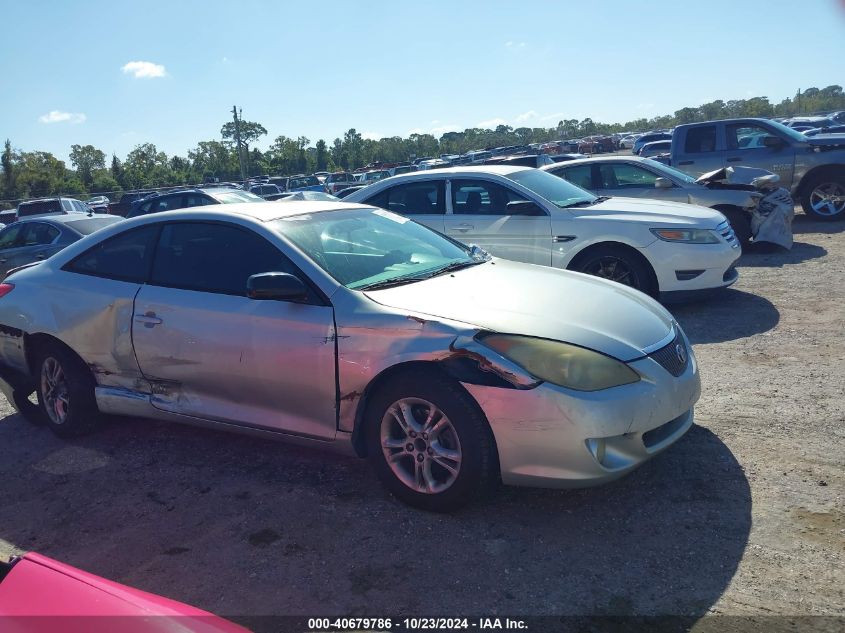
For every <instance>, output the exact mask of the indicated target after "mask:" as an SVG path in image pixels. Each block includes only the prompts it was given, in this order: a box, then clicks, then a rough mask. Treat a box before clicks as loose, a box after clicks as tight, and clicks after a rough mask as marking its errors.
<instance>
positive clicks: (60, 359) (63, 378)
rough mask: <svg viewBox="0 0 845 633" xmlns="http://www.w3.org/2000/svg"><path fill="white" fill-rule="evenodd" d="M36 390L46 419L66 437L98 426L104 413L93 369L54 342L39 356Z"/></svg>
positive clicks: (37, 360) (37, 359) (56, 432)
mask: <svg viewBox="0 0 845 633" xmlns="http://www.w3.org/2000/svg"><path fill="white" fill-rule="evenodd" d="M35 368H36V375H35V378H36V380H37V386H36V392H37V394H38V404H39V406H40V408H41V412H42V414H43V419H44V423H45V424H46V425H47V426H48V427H49V428H50V430H51V431H53V433H55V434H56V435H58V436H59V437H63V438H70V437H79V436H80V435H86V434H88V433H91V432H92V431H94V430H96V428H97V427H98V426H99V425H100V422H101V418H102V416H101V414H100V411H99V409H98V408H97V401H96V399H95V397H94V387H95V386H96V383H95V381H94V377H93V376H92V375H91V371H90V370H89V369H88V367H87V366H86V365H85V363H83V362H82V361H81V360H80V359H79V357H77V356H76V354H74V353H73V352H71V351H70V350H69V349H67V348H65V347H63V346H62V345H59V344H58V343H51V344H47V345H44V346H43V347H42V348H41V349H40V350H39V351H38V354H37V356H36V363H35Z"/></svg>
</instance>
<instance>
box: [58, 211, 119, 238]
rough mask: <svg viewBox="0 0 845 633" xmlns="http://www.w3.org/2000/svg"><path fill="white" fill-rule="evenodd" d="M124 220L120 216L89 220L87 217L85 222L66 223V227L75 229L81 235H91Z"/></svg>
mask: <svg viewBox="0 0 845 633" xmlns="http://www.w3.org/2000/svg"><path fill="white" fill-rule="evenodd" d="M121 220H123V218H121V217H120V216H116V215H101V216H99V217H93V218H89V217H86V218H85V219H84V220H74V221H73V222H65V226H67V227H69V228H71V229H73V230H74V231H76V232H77V233H79V234H80V235H90V234H91V233H93V232H94V231H97V230H99V229H101V228H103V227H104V226H109V225H110V224H114V223H116V222H120V221H121Z"/></svg>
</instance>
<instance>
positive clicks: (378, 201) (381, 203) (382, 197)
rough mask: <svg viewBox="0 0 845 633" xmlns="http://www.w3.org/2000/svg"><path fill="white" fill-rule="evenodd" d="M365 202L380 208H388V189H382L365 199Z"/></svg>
mask: <svg viewBox="0 0 845 633" xmlns="http://www.w3.org/2000/svg"><path fill="white" fill-rule="evenodd" d="M364 204H369V205H372V206H374V207H378V208H380V209H386V208H387V190H384V191H381V192H379V193H377V194H376V195H374V196H370V197H369V198H367V199H366V200H364Z"/></svg>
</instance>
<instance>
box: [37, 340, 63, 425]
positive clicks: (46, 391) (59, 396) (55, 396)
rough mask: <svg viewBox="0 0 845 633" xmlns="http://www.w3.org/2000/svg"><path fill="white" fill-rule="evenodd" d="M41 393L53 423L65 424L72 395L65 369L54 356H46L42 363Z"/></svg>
mask: <svg viewBox="0 0 845 633" xmlns="http://www.w3.org/2000/svg"><path fill="white" fill-rule="evenodd" d="M41 394H42V396H43V398H44V409H45V410H46V411H47V415H48V416H50V420H51V421H52V422H53V424H64V423H65V421H66V420H67V414H68V406H69V404H70V395H69V392H68V384H67V379H66V378H65V373H64V370H63V369H62V366H61V364H60V363H59V361H57V360H56V359H55V358H53V357H48V358H45V359H44V362H43V363H42V365H41Z"/></svg>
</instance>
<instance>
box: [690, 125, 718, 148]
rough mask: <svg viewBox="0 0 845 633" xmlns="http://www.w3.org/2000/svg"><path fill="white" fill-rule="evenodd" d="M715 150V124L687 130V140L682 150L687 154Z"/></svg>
mask: <svg viewBox="0 0 845 633" xmlns="http://www.w3.org/2000/svg"><path fill="white" fill-rule="evenodd" d="M715 150H716V126H715V125H703V126H701V127H694V128H692V129H691V130H687V140H686V143H684V152H686V153H687V154H699V153H701V152H713V151H715Z"/></svg>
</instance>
